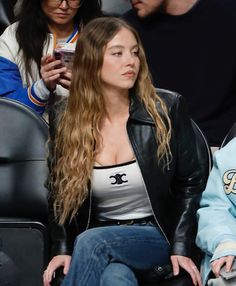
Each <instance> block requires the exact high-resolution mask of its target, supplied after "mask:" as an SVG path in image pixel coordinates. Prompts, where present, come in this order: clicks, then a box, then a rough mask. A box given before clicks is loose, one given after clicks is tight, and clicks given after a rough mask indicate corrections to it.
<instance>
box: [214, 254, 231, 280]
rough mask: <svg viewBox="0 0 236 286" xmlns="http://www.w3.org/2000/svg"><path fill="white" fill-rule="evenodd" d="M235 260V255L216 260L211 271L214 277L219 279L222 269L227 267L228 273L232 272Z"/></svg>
mask: <svg viewBox="0 0 236 286" xmlns="http://www.w3.org/2000/svg"><path fill="white" fill-rule="evenodd" d="M234 259H235V256H233V255H229V256H224V257H221V258H219V259H216V260H214V261H213V262H212V263H211V269H212V272H213V273H214V275H215V276H216V277H219V275H220V269H221V268H222V267H223V266H224V265H225V270H226V272H230V271H231V268H232V265H233V261H234Z"/></svg>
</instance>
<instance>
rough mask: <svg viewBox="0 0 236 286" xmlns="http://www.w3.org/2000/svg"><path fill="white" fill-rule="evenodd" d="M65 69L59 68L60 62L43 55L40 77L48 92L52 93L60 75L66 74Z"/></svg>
mask: <svg viewBox="0 0 236 286" xmlns="http://www.w3.org/2000/svg"><path fill="white" fill-rule="evenodd" d="M66 72H67V68H66V67H62V66H61V61H60V60H55V59H54V58H53V57H52V56H51V55H45V56H43V57H42V59H41V69H40V73H41V77H42V80H43V82H44V84H45V86H46V87H47V89H48V90H50V91H51V92H53V91H54V90H55V89H56V85H57V83H58V81H59V79H60V75H61V74H62V73H66Z"/></svg>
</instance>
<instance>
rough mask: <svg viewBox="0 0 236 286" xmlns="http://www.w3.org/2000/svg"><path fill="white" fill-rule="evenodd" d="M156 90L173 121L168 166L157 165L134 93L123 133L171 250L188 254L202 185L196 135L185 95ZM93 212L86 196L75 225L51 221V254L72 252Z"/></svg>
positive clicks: (148, 123)
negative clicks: (77, 235) (131, 148)
mask: <svg viewBox="0 0 236 286" xmlns="http://www.w3.org/2000/svg"><path fill="white" fill-rule="evenodd" d="M158 95H159V96H160V97H161V98H162V99H163V100H164V101H165V103H166V105H167V108H168V111H169V116H170V119H171V123H172V137H171V143H170V146H171V152H172V161H171V163H170V165H169V167H168V169H165V170H163V168H162V167H161V166H159V165H158V164H157V155H156V150H157V144H158V143H157V140H156V137H155V125H154V122H153V120H152V119H151V117H150V116H149V114H148V113H147V111H146V110H145V109H144V107H143V106H142V105H141V104H140V102H139V100H138V99H137V97H136V96H134V95H131V96H130V116H129V119H128V122H127V132H128V136H129V139H130V142H131V144H132V147H133V150H134V153H135V156H136V159H137V162H138V164H139V167H140V169H141V172H142V175H143V179H144V182H145V185H146V189H147V192H148V195H149V198H150V202H151V206H152V210H153V215H154V217H155V219H156V222H157V224H158V226H159V227H160V229H161V230H162V232H163V233H164V235H165V237H166V239H167V240H168V241H169V243H170V245H171V254H176V255H184V256H188V257H190V256H191V249H192V247H193V245H194V239H195V237H194V234H195V229H194V228H195V227H196V218H195V215H196V210H197V208H198V203H199V199H200V195H201V192H202V191H203V187H204V186H203V180H202V176H201V171H200V167H199V162H198V158H197V152H196V146H195V145H196V142H195V134H194V132H193V129H192V125H191V122H190V119H189V117H188V115H187V111H186V109H185V104H184V101H183V98H182V97H181V96H180V95H177V94H175V93H172V92H169V91H166V90H158ZM157 108H158V109H159V106H158V105H157ZM161 112H162V111H161V109H160V113H161ZM92 217H93V216H92V210H91V196H89V197H88V199H87V200H86V201H85V202H84V204H83V206H82V207H81V208H80V210H79V211H78V215H77V217H76V218H75V221H74V224H75V228H74V227H72V225H73V224H72V223H70V224H66V226H65V227H59V226H58V225H57V224H56V223H54V226H53V227H52V239H53V253H52V255H56V254H68V253H70V252H71V249H72V246H73V240H74V238H75V235H76V234H78V233H80V232H82V231H84V230H85V229H86V228H88V227H89V222H90V221H91V219H92ZM72 229H74V231H72Z"/></svg>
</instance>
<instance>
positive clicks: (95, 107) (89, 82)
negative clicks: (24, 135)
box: [51, 17, 171, 223]
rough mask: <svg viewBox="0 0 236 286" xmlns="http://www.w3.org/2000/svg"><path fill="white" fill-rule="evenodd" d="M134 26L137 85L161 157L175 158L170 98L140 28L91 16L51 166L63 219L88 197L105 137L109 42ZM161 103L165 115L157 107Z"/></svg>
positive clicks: (78, 51) (81, 41) (80, 45)
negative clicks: (159, 88)
mask: <svg viewBox="0 0 236 286" xmlns="http://www.w3.org/2000/svg"><path fill="white" fill-rule="evenodd" d="M122 28H125V29H128V30H129V31H131V32H132V33H133V34H134V36H135V38H136V40H137V43H138V45H139V55H138V56H139V59H140V71H139V75H138V78H137V81H136V84H135V86H134V87H133V89H134V91H135V94H136V96H137V97H138V98H139V100H140V102H141V103H142V104H143V105H144V106H145V108H146V110H147V111H148V113H149V114H150V116H151V117H152V119H153V121H154V122H155V125H156V127H157V128H156V137H157V141H158V148H157V160H158V162H160V161H164V162H165V164H168V163H169V162H170V160H171V152H170V137H171V123H170V119H169V117H168V114H167V108H166V105H165V103H164V102H163V101H162V100H161V98H160V97H158V95H157V94H156V91H155V88H154V87H153V85H152V83H151V78H150V75H149V71H148V66H147V63H146V58H145V54H144V51H143V48H142V45H141V42H140V39H139V37H138V35H137V33H136V31H135V30H134V29H133V28H132V27H130V26H129V25H128V24H127V23H126V22H124V21H123V20H121V19H118V18H114V17H102V18H98V19H95V20H92V21H91V22H90V23H89V24H87V25H86V27H85V28H84V30H83V33H82V35H81V37H80V39H79V41H78V43H77V47H76V52H75V59H74V66H73V78H72V82H71V87H70V96H69V98H68V101H67V104H66V108H65V111H64V113H63V114H62V116H61V118H60V120H59V124H58V126H57V131H56V137H55V145H54V158H53V166H52V170H51V178H52V180H53V182H52V184H53V198H54V209H55V211H56V213H57V215H58V217H59V222H60V223H64V222H65V221H66V220H67V219H71V218H73V217H74V216H75V214H76V212H77V211H78V208H79V207H80V206H81V204H82V203H83V201H84V200H85V199H86V198H87V196H88V193H89V181H90V178H91V174H92V169H93V165H94V159H95V156H96V148H95V147H96V146H99V142H101V141H100V140H101V135H100V130H99V123H100V122H101V120H102V118H103V116H104V114H106V110H105V103H104V98H103V94H102V82H101V77H100V72H101V68H102V64H103V56H104V49H105V47H106V44H107V43H108V42H109V41H110V40H111V39H112V38H113V37H114V36H115V35H116V34H117V33H118V32H119V31H120V30H121V29H122ZM157 103H158V104H159V105H160V108H161V109H162V112H161V113H162V114H161V115H160V114H159V113H158V111H157V109H156V104H157Z"/></svg>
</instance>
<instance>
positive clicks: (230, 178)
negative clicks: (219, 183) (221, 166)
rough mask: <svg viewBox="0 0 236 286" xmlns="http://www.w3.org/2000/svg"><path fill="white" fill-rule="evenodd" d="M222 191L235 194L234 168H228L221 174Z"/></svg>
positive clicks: (235, 177)
mask: <svg viewBox="0 0 236 286" xmlns="http://www.w3.org/2000/svg"><path fill="white" fill-rule="evenodd" d="M223 183H224V191H225V193H226V194H227V195H229V194H231V193H233V194H236V169H232V170H229V171H227V172H225V173H224V175H223Z"/></svg>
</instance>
